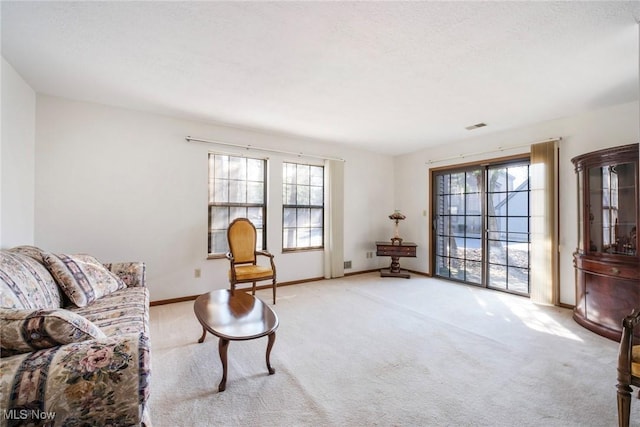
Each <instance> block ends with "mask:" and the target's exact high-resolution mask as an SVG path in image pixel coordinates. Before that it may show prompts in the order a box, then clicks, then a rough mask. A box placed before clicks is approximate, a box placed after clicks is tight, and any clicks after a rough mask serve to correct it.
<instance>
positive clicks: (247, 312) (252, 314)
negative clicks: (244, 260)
mask: <svg viewBox="0 0 640 427" xmlns="http://www.w3.org/2000/svg"><path fill="white" fill-rule="evenodd" d="M193 311H194V312H195V313H196V317H197V318H198V321H199V322H200V324H201V325H202V336H201V337H200V339H199V340H198V342H199V343H202V342H204V339H205V337H206V335H207V332H210V333H212V334H213V335H215V336H217V337H218V338H220V341H219V342H218V352H219V353H220V361H221V362H222V381H220V385H219V386H218V391H224V389H225V388H226V385H227V349H228V348H229V341H245V340H252V339H255V338H260V337H264V336H265V335H267V336H268V339H269V341H268V343H267V355H266V360H267V370H268V371H269V375H272V374H275V372H276V371H275V369H273V368H272V367H271V362H270V361H269V356H270V355H271V348H272V347H273V343H274V342H275V340H276V329H278V316H277V315H276V313H275V312H274V311H273V310H272V309H271V307H269V306H268V305H267V304H265V303H264V302H263V301H262V300H260V299H259V298H256V297H254V296H253V295H249V294H247V293H245V292H242V291H240V290H236V291H235V292H234V294H233V295H231V292H230V291H229V290H228V289H220V290H217V291H211V292H209V293H206V294H203V295H200V296H199V297H198V298H196V302H195V303H194V305H193Z"/></svg>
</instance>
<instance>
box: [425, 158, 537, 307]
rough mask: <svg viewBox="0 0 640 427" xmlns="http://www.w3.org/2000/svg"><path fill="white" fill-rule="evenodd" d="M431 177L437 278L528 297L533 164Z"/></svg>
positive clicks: (469, 169)
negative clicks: (530, 166) (432, 181)
mask: <svg viewBox="0 0 640 427" xmlns="http://www.w3.org/2000/svg"><path fill="white" fill-rule="evenodd" d="M433 176H434V185H435V187H434V190H435V191H434V209H435V211H434V218H435V221H434V226H435V233H434V234H435V240H434V245H435V251H434V254H435V255H434V261H435V275H436V276H438V277H444V278H449V279H454V280H459V281H463V282H465V283H470V284H474V285H479V286H484V287H488V288H492V289H498V290H503V291H507V292H513V293H517V294H522V295H529V292H530V289H529V272H530V266H529V264H530V255H529V253H530V247H531V240H530V214H529V208H530V186H529V183H530V179H529V162H528V161H513V162H510V163H506V164H505V163H502V164H500V163H498V164H493V165H491V164H490V165H483V166H480V165H478V166H469V167H466V168H459V169H448V170H442V171H438V172H435V173H434V175H433Z"/></svg>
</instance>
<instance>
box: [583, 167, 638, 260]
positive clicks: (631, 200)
mask: <svg viewBox="0 0 640 427" xmlns="http://www.w3.org/2000/svg"><path fill="white" fill-rule="evenodd" d="M635 176H636V171H635V164H633V163H622V164H616V165H607V166H602V167H594V168H590V169H589V205H588V207H589V251H590V252H602V253H608V254H616V255H635V254H636V248H637V235H636V229H637V228H636V227H637V224H636V218H637V217H638V215H637V212H636V206H637V203H636V197H637V194H636V191H635Z"/></svg>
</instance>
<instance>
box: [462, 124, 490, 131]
mask: <svg viewBox="0 0 640 427" xmlns="http://www.w3.org/2000/svg"><path fill="white" fill-rule="evenodd" d="M486 125H487V124H486V123H476V124H475V125H471V126H467V127H466V128H465V129H466V130H474V129H478V128H483V127H485V126H486Z"/></svg>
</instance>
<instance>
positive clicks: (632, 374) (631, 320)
mask: <svg viewBox="0 0 640 427" xmlns="http://www.w3.org/2000/svg"><path fill="white" fill-rule="evenodd" d="M638 323H640V309H635V310H633V312H632V313H631V314H630V315H628V316H627V317H625V318H624V319H623V320H622V338H621V340H620V347H619V350H618V385H617V388H618V425H619V426H620V427H629V414H630V412H631V392H632V391H633V389H632V388H631V386H635V387H640V345H634V339H635V338H636V336H637V335H638V331H636V334H634V328H635V327H636V326H637V325H638Z"/></svg>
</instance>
